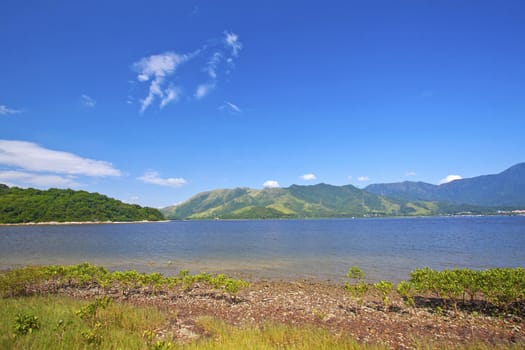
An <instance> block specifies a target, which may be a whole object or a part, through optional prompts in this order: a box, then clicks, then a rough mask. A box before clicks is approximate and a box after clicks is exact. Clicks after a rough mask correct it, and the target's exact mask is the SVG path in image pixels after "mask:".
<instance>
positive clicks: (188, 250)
mask: <svg viewBox="0 0 525 350" xmlns="http://www.w3.org/2000/svg"><path fill="white" fill-rule="evenodd" d="M84 261H89V262H92V263H95V264H99V265H104V266H106V267H108V268H109V269H129V268H133V269H137V270H139V271H145V272H149V271H160V272H162V273H164V274H174V273H176V272H177V271H178V270H179V269H181V268H188V269H190V270H191V271H192V272H199V271H206V272H211V273H218V272H223V273H227V274H230V275H240V276H245V277H246V276H248V277H250V276H251V277H255V278H314V279H320V280H328V279H330V280H336V281H339V280H342V279H344V275H345V273H346V271H347V270H348V267H350V266H353V265H357V266H359V267H361V268H362V269H363V270H364V271H365V273H366V274H367V276H368V278H369V279H371V280H378V279H390V280H394V281H398V280H401V279H405V278H407V277H408V273H409V271H410V270H412V269H414V268H417V267H424V266H430V267H432V268H435V269H443V268H454V267H469V268H474V269H483V268H487V267H505V266H508V267H516V266H525V217H448V218H445V217H438V218H435V217H434V218H392V219H390V218H388V219H334V220H268V221H263V220H257V221H197V222H195V221H182V222H168V223H147V224H113V225H111V224H108V225H56V226H9V227H6V226H4V227H0V268H8V267H12V266H20V265H27V264H71V263H80V262H84Z"/></svg>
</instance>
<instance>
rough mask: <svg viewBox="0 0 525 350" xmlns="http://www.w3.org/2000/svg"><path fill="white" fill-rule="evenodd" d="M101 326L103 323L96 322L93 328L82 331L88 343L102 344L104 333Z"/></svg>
mask: <svg viewBox="0 0 525 350" xmlns="http://www.w3.org/2000/svg"><path fill="white" fill-rule="evenodd" d="M101 327H102V324H101V323H100V322H96V323H95V325H94V326H93V328H92V329H88V330H87V331H82V332H81V333H80V334H81V335H82V338H84V341H85V342H86V343H87V344H88V345H94V346H100V344H102V335H101V334H100V328H101Z"/></svg>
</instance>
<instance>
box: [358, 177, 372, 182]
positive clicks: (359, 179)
mask: <svg viewBox="0 0 525 350" xmlns="http://www.w3.org/2000/svg"><path fill="white" fill-rule="evenodd" d="M357 181H359V182H365V181H370V178H369V177H368V176H359V177H358V178H357Z"/></svg>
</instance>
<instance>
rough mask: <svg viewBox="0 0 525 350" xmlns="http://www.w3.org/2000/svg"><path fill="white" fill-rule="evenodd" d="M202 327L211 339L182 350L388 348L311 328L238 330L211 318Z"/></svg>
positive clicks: (268, 326)
mask: <svg viewBox="0 0 525 350" xmlns="http://www.w3.org/2000/svg"><path fill="white" fill-rule="evenodd" d="M199 325H200V326H201V327H202V328H203V329H204V330H205V331H206V332H207V333H208V334H210V336H209V337H207V338H204V339H200V340H198V341H196V342H194V343H191V344H187V345H185V346H183V347H182V349H187V350H191V349H199V350H207V349H218V350H220V349H224V350H226V349H335V350H337V349H387V348H386V347H383V346H375V345H363V344H360V343H358V342H356V341H355V340H354V339H352V338H350V337H348V336H343V335H341V336H337V335H334V334H332V333H330V332H328V331H326V330H324V329H321V328H315V327H311V326H302V327H298V326H291V325H285V324H272V323H267V324H264V325H262V326H244V327H236V326H232V325H228V324H226V323H224V322H222V321H218V320H216V319H213V318H207V317H206V318H202V319H200V320H199Z"/></svg>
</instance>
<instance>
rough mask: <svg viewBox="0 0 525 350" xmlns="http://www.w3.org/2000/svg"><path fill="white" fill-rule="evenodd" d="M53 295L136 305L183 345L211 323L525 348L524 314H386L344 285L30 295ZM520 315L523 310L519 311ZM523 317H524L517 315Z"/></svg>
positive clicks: (400, 309) (431, 308)
mask: <svg viewBox="0 0 525 350" xmlns="http://www.w3.org/2000/svg"><path fill="white" fill-rule="evenodd" d="M49 292H51V293H53V294H54V293H57V294H59V295H67V296H72V297H75V298H96V297H102V296H109V297H111V298H113V299H115V300H116V301H119V302H126V303H132V304H134V305H154V306H156V307H158V308H161V309H164V310H167V311H168V312H169V314H170V315H171V316H170V322H169V324H167V325H166V326H165V327H163V328H162V329H157V330H156V333H157V335H159V336H160V337H161V338H162V337H166V338H172V337H173V338H177V339H178V340H179V341H181V342H189V341H193V340H195V339H197V338H199V337H203V336H206V334H205V332H203V330H202V329H200V328H199V326H198V322H197V320H198V319H199V317H202V316H211V317H214V318H217V319H220V320H223V321H225V322H227V323H229V324H233V325H238V326H242V325H246V324H248V325H255V326H263V325H264V324H265V323H267V322H277V323H287V324H293V325H297V326H303V325H309V326H316V327H322V328H325V329H327V330H329V331H330V332H332V333H334V334H336V335H342V334H346V335H350V336H352V337H353V338H355V339H357V340H358V341H360V342H363V343H369V344H384V345H385V346H387V347H388V348H392V349H413V348H421V347H427V346H429V345H430V346H433V347H434V348H444V347H454V346H457V345H467V344H482V345H484V346H486V347H488V348H492V347H496V346H498V345H503V346H508V345H513V344H514V345H517V346H518V347H520V346H525V323H524V319H523V313H522V312H521V313H518V315H519V316H518V315H516V314H515V313H514V314H504V315H501V314H499V313H498V315H497V316H494V315H493V313H494V310H491V309H490V306H489V305H483V303H478V304H468V303H466V304H464V305H460V308H459V310H458V311H453V310H450V309H447V308H444V309H442V308H441V307H436V303H439V300H435V299H430V298H418V299H417V300H416V306H415V307H409V306H406V305H405V304H404V302H403V300H401V299H400V298H399V297H393V299H392V302H391V304H390V306H389V307H388V308H387V309H386V310H385V308H384V306H383V303H382V302H381V297H380V296H379V295H376V294H375V293H374V292H373V291H372V292H369V293H368V294H367V295H366V296H365V298H364V300H363V302H362V303H358V302H357V301H356V300H354V299H352V298H351V297H350V295H349V294H348V292H347V291H346V290H345V289H344V288H343V286H342V285H336V284H330V283H319V282H313V281H306V280H304V281H256V282H253V283H252V284H251V285H250V286H249V287H248V288H245V289H243V290H241V291H240V292H239V293H238V294H237V295H231V294H228V293H226V292H224V291H217V290H215V289H213V288H211V287H209V286H208V285H207V284H204V283H203V284H200V283H197V284H194V285H193V286H192V287H191V288H190V289H183V288H182V287H180V286H175V287H174V288H170V289H162V290H154V289H152V288H128V289H126V288H117V287H111V288H106V289H104V288H101V287H100V286H99V285H97V284H91V285H88V286H84V287H78V286H64V285H61V286H54V285H53V284H44V285H40V286H38V287H37V288H36V289H35V290H33V291H32V293H36V294H42V293H49ZM519 307H521V308H523V305H520V306H519ZM521 311H523V310H521Z"/></svg>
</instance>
